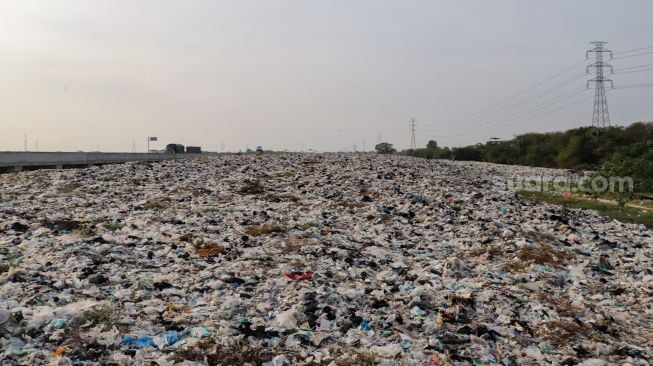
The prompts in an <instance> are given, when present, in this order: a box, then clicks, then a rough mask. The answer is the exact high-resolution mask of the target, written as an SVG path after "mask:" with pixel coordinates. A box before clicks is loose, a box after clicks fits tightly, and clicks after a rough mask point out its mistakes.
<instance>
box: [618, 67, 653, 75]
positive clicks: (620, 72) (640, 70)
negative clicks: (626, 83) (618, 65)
mask: <svg viewBox="0 0 653 366" xmlns="http://www.w3.org/2000/svg"><path fill="white" fill-rule="evenodd" d="M651 70H653V68H651V69H639V70H630V71H617V72H613V74H614V75H619V74H631V73H633V72H642V71H651Z"/></svg>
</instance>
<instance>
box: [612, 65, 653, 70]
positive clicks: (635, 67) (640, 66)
mask: <svg viewBox="0 0 653 366" xmlns="http://www.w3.org/2000/svg"><path fill="white" fill-rule="evenodd" d="M651 66H653V64H645V65H636V66H627V67H620V68H617V71H622V70H630V69H640V68H642V67H651Z"/></svg>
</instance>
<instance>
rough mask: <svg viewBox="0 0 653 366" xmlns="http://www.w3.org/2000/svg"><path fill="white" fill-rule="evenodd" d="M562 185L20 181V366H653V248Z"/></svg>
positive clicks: (235, 177) (273, 174) (200, 174)
mask: <svg viewBox="0 0 653 366" xmlns="http://www.w3.org/2000/svg"><path fill="white" fill-rule="evenodd" d="M544 173H547V174H548V173H551V170H547V169H537V168H526V167H515V166H502V165H492V164H485V163H472V162H449V161H434V160H423V159H416V158H408V157H403V156H383V155H373V154H262V155H224V156H213V157H200V158H196V159H188V160H179V161H165V162H156V163H146V162H135V163H126V164H119V165H106V166H101V167H91V168H88V169H74V170H73V169H71V170H39V171H32V172H21V173H16V174H4V175H0V284H1V285H0V337H1V338H0V342H1V343H0V359H2V362H1V363H0V365H91V364H98V365H206V364H208V365H244V364H249V365H274V366H281V365H336V366H340V365H505V366H510V365H541V364H554V365H650V364H651V360H652V359H653V237H652V234H653V232H652V231H651V230H650V229H647V228H646V227H644V226H642V225H633V224H623V223H620V222H617V221H614V220H612V219H609V218H606V217H602V216H599V215H598V214H597V213H595V212H593V211H579V210H568V209H566V208H564V207H561V206H553V205H547V204H540V203H534V202H530V201H528V200H525V199H522V198H520V197H519V196H517V195H516V194H515V193H514V192H513V191H512V190H510V189H509V187H508V186H507V184H506V181H507V180H508V179H510V177H512V176H515V175H524V174H533V175H538V174H544Z"/></svg>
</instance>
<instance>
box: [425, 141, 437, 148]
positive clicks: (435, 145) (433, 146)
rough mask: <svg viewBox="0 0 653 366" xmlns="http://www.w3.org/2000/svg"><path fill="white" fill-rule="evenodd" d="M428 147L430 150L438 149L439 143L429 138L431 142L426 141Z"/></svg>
mask: <svg viewBox="0 0 653 366" xmlns="http://www.w3.org/2000/svg"><path fill="white" fill-rule="evenodd" d="M426 148H427V149H428V150H437V148H438V143H437V142H436V141H433V140H429V142H427V143H426Z"/></svg>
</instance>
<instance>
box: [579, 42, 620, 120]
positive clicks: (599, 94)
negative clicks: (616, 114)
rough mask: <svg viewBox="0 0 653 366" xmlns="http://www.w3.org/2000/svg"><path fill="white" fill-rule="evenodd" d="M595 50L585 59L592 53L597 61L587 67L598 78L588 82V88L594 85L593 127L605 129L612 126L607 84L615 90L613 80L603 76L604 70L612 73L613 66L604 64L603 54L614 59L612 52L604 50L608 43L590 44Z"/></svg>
mask: <svg viewBox="0 0 653 366" xmlns="http://www.w3.org/2000/svg"><path fill="white" fill-rule="evenodd" d="M590 43H591V44H592V45H593V46H594V48H592V49H590V50H587V52H585V58H586V59H589V55H590V53H594V57H595V61H594V63H593V64H591V65H588V66H587V70H586V72H587V73H588V74H589V72H590V68H594V71H595V72H596V76H595V77H594V78H593V79H590V80H588V81H587V88H588V89H589V87H590V83H594V112H593V113H592V127H596V128H605V127H609V126H610V112H609V111H608V97H607V96H606V94H605V83H606V82H609V83H610V87H611V88H614V84H613V83H612V80H610V79H607V78H606V77H605V76H603V70H604V69H606V68H609V69H610V73H613V71H612V65H608V64H606V63H605V62H603V54H604V53H609V54H610V59H612V51H610V50H607V49H605V48H603V46H604V45H605V44H606V43H607V42H603V41H595V42H590Z"/></svg>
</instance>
